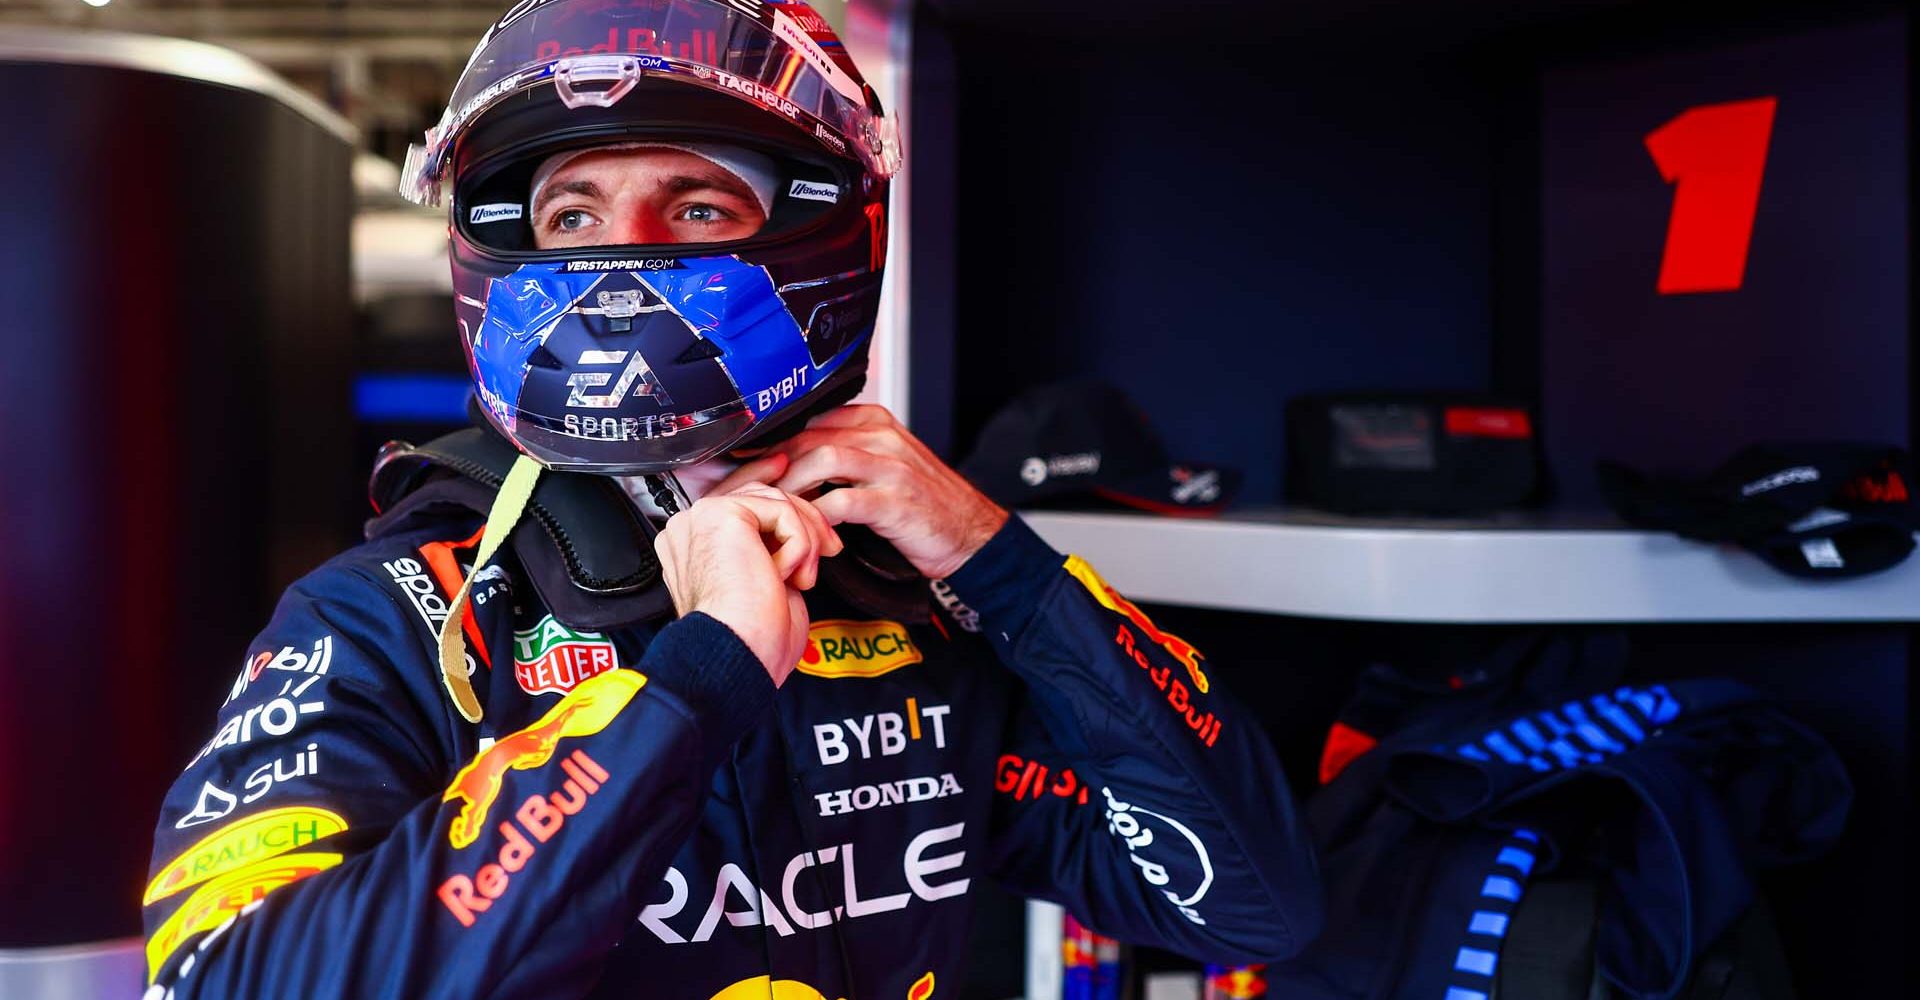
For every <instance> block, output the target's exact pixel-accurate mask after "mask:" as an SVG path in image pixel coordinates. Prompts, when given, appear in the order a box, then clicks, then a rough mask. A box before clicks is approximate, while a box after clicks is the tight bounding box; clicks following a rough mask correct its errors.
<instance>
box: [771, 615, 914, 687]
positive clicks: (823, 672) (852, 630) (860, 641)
mask: <svg viewBox="0 0 1920 1000" xmlns="http://www.w3.org/2000/svg"><path fill="white" fill-rule="evenodd" d="M920 660H921V656H920V650H919V649H918V648H917V647H915V646H914V644H913V639H912V638H910V637H909V636H908V635H907V628H906V626H904V625H902V624H900V623H899V622H850V621H838V620H829V621H819V622H814V623H813V626H812V627H811V628H809V629H807V651H806V652H804V653H802V654H800V662H799V663H798V664H797V665H796V669H798V670H799V671H800V672H801V673H803V674H812V675H813V676H815V677H878V676H880V675H881V674H884V673H888V672H890V671H894V670H898V669H900V668H901V667H904V666H906V665H908V664H910V663H919V662H920Z"/></svg>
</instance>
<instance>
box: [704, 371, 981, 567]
mask: <svg viewBox="0 0 1920 1000" xmlns="http://www.w3.org/2000/svg"><path fill="white" fill-rule="evenodd" d="M781 456H784V457H785V458H786V459H788V460H789V461H788V462H787V463H785V469H784V471H779V472H774V471H771V470H774V469H779V468H780V466H779V465H776V464H774V463H775V462H777V461H778V459H779V458H780V457H781ZM755 476H765V477H767V481H768V482H770V483H772V484H773V485H774V486H776V487H778V488H779V489H782V490H785V491H786V492H788V493H791V494H794V495H796V496H805V497H810V498H813V505H814V506H815V507H817V508H819V510H820V512H821V513H822V514H825V515H826V518H827V520H828V521H830V522H832V523H834V524H847V523H851V524H864V525H866V526H868V527H870V528H872V529H873V530H874V532H875V533H877V534H878V535H880V537H882V538H884V539H886V540H887V541H889V542H891V543H893V547H894V548H896V549H899V550H900V554H901V555H904V556H906V557H907V561H908V562H911V563H913V566H914V568H915V569H917V570H919V571H920V573H921V575H923V576H925V577H927V578H928V579H931V580H939V579H944V578H945V577H947V576H950V575H952V574H953V572H954V571H955V570H957V569H959V568H960V567H961V565H962V564H964V563H965V562H966V561H967V560H968V559H970V558H972V557H973V554H974V553H975V552H978V551H980V548H981V546H983V545H985V544H987V540H988V539H990V538H992V537H993V535H994V533H995V532H997V531H999V530H1000V526H1001V525H1003V524H1006V523H1007V512H1006V511H1005V510H1002V509H1001V508H1000V507H999V506H998V505H996V504H995V503H994V502H993V501H992V500H989V499H987V497H986V495H985V494H983V493H981V492H980V491H979V490H977V489H974V488H973V484H972V483H969V482H967V481H966V479H965V478H963V477H962V476H961V475H960V474H959V473H958V472H955V471H953V469H951V468H949V467H948V466H947V464H946V463H945V462H942V461H940V459H939V457H938V456H936V455H935V454H934V453H933V451H932V450H931V449H929V448H928V447H927V446H926V445H924V444H922V443H921V442H920V439H919V438H916V437H914V436H913V434H912V433H911V432H909V431H908V430H907V429H906V427H904V426H902V425H901V423H900V421H898V420H896V419H894V416H893V414H892V413H890V412H888V410H887V409H886V407H883V406H872V405H866V404H856V405H852V406H842V407H839V408H837V409H833V410H829V411H827V412H826V413H823V414H821V415H819V416H817V417H814V418H813V419H812V420H809V421H807V429H806V430H803V431H801V432H800V433H798V434H796V435H794V436H793V437H791V438H788V439H787V440H785V441H782V442H780V443H779V444H777V445H774V446H773V447H771V448H769V449H767V451H766V452H765V453H764V454H763V456H762V457H761V458H760V459H756V460H755V461H753V462H749V463H748V464H746V465H744V466H741V467H740V468H739V469H737V470H735V471H734V473H733V475H731V476H728V477H727V478H726V479H723V480H721V481H720V483H719V485H718V486H717V487H715V488H716V489H718V490H726V489H728V488H730V487H735V486H738V485H740V484H743V483H745V482H748V481H751V478H752V477H755ZM826 483H840V484H844V488H842V489H837V490H833V491H832V492H829V493H826V494H824V495H820V496H818V497H815V496H814V494H815V492H816V491H817V490H819V488H820V487H821V486H822V485H823V484H826Z"/></svg>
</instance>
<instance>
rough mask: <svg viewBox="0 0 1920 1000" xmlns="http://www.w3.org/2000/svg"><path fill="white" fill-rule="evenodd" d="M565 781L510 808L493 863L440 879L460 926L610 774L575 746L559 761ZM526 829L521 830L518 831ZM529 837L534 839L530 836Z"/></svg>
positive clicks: (502, 889) (440, 892)
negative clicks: (517, 822) (511, 812)
mask: <svg viewBox="0 0 1920 1000" xmlns="http://www.w3.org/2000/svg"><path fill="white" fill-rule="evenodd" d="M560 769H561V770H562V771H564V772H566V775H567V777H566V780H565V781H563V782H562V783H561V785H560V788H559V789H558V790H557V791H554V792H551V793H548V794H545V795H541V794H538V793H536V794H533V795H529V796H527V798H526V801H524V802H522V803H520V808H518V809H516V810H514V812H513V819H516V820H519V821H520V823H519V825H518V826H516V825H514V822H513V820H507V821H505V822H502V823H501V824H500V827H499V829H500V837H501V840H500V851H499V854H498V856H497V857H496V858H495V860H493V861H492V862H489V863H487V864H484V865H481V866H480V868H479V870H478V871H475V872H474V873H473V874H471V875H459V874H456V875H452V876H449V877H448V878H447V880H446V881H444V882H442V883H440V887H439V888H438V889H436V890H434V895H436V896H438V897H439V898H440V902H441V903H442V904H443V905H445V906H446V908H447V912H448V913H451V914H453V918H454V919H455V920H458V921H460V926H462V927H472V926H473V924H474V921H475V920H477V919H478V918H479V914H482V913H485V912H486V911H487V910H489V909H492V908H493V901H494V900H496V899H499V898H500V897H501V896H504V895H506V893H507V889H508V888H509V887H510V886H511V885H512V883H513V875H514V873H515V872H518V871H519V870H520V869H522V868H525V867H526V866H527V862H528V861H529V860H530V859H532V857H533V855H534V854H535V852H537V851H539V850H540V845H541V844H544V843H546V842H547V841H549V840H552V839H553V837H554V834H557V833H559V832H560V830H561V829H562V828H564V827H565V826H566V825H567V817H568V816H575V815H578V814H579V812H580V810H582V809H584V808H586V805H587V800H588V799H590V798H592V797H593V795H594V794H595V793H597V792H599V791H600V786H601V784H602V783H604V782H605V781H607V779H608V778H609V775H608V774H607V772H606V770H605V769H604V768H602V767H601V766H600V765H599V764H598V763H597V762H596V761H594V759H593V758H592V757H589V756H587V752H586V751H585V750H575V751H574V752H573V753H571V754H568V755H567V757H566V758H565V759H564V760H562V761H561V762H560ZM523 830H524V831H525V832H522V831H523ZM529 836H531V838H532V839H528V838H529Z"/></svg>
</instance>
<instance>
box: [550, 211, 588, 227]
mask: <svg viewBox="0 0 1920 1000" xmlns="http://www.w3.org/2000/svg"><path fill="white" fill-rule="evenodd" d="M592 218H593V217H592V216H590V215H588V214H587V213H585V212H582V211H580V210H579V209H577V208H570V209H567V210H566V211H564V212H561V213H560V214H559V215H558V216H555V217H554V222H556V223H557V224H558V225H559V227H560V228H561V229H562V230H565V231H569V232H571V231H573V230H576V229H583V228H585V227H586V225H587V222H588V220H590V219H592Z"/></svg>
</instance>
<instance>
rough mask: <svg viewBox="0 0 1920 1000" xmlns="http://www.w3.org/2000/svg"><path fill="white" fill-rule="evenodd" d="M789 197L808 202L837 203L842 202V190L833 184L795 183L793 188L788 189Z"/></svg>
mask: <svg viewBox="0 0 1920 1000" xmlns="http://www.w3.org/2000/svg"><path fill="white" fill-rule="evenodd" d="M787 197H789V198H803V199H805V200H807V201H824V202H836V201H839V200H840V189H839V188H838V187H836V186H834V185H832V184H815V183H814V182H813V181H794V182H793V186H792V187H789V188H787Z"/></svg>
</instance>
